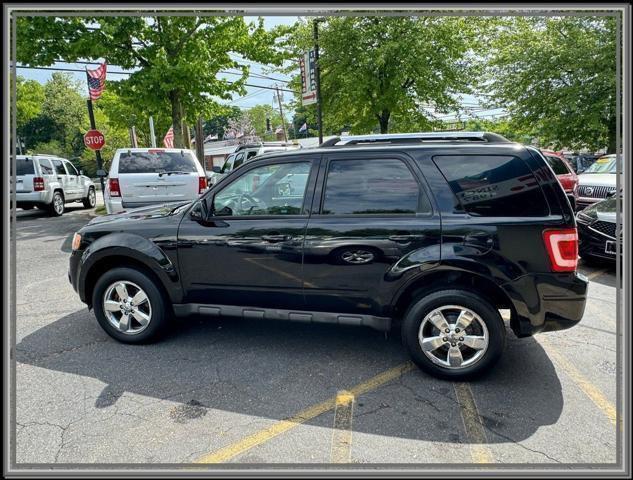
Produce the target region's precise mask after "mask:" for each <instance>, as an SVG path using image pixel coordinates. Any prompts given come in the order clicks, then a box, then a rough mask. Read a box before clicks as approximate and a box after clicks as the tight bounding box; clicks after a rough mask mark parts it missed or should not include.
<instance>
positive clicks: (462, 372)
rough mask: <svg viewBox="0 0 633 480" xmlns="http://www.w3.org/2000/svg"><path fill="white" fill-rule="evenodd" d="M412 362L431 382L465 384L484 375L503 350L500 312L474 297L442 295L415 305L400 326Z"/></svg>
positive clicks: (464, 293) (468, 294) (460, 293)
mask: <svg viewBox="0 0 633 480" xmlns="http://www.w3.org/2000/svg"><path fill="white" fill-rule="evenodd" d="M402 339H403V342H404V343H405V345H406V347H407V350H408V351H409V354H410V355H411V358H412V359H413V361H414V362H415V363H416V364H417V365H418V366H419V367H420V368H421V369H422V370H424V371H425V372H427V373H430V374H431V375H434V376H436V377H440V378H446V379H452V380H465V379H470V378H474V377H477V376H479V375H481V374H483V373H485V372H487V371H488V370H489V369H490V368H491V367H492V366H493V365H494V364H495V362H496V361H497V360H498V359H499V357H500V356H501V353H502V352H503V349H504V346H505V325H504V323H503V320H502V318H501V315H499V311H498V310H497V309H495V308H494V307H493V306H492V305H491V304H489V303H488V302H487V301H485V300H484V299H482V298H481V297H480V296H479V295H476V294H474V293H471V292H468V291H465V290H441V291H436V292H433V293H431V294H429V295H427V296H425V297H423V298H421V299H418V300H417V301H415V302H414V303H413V304H412V305H411V306H410V307H409V309H408V311H407V313H406V314H405V317H404V320H403V322H402Z"/></svg>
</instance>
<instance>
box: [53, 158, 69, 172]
mask: <svg viewBox="0 0 633 480" xmlns="http://www.w3.org/2000/svg"><path fill="white" fill-rule="evenodd" d="M53 166H54V167H55V171H56V172H57V175H66V170H64V163H63V162H62V161H61V160H53Z"/></svg>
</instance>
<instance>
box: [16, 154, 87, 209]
mask: <svg viewBox="0 0 633 480" xmlns="http://www.w3.org/2000/svg"><path fill="white" fill-rule="evenodd" d="M15 173H16V178H15V185H16V187H15V197H16V207H18V208H22V209H24V210H29V209H31V208H33V207H38V208H40V209H42V210H47V211H48V212H49V213H50V214H51V215H53V216H56V217H58V216H60V215H62V214H63V213H64V210H65V204H66V203H69V202H83V205H84V207H85V208H94V207H95V205H96V203H97V196H96V193H95V185H94V183H93V182H92V180H90V178H89V177H86V176H85V175H82V174H81V172H78V171H77V169H76V168H75V166H74V165H73V164H72V163H70V162H69V161H68V160H66V159H65V158H60V157H56V156H53V155H40V154H37V155H18V156H17V157H16V172H15Z"/></svg>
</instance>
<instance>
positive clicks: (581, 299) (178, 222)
mask: <svg viewBox="0 0 633 480" xmlns="http://www.w3.org/2000/svg"><path fill="white" fill-rule="evenodd" d="M577 260H578V239H577V231H576V223H575V218H574V212H573V211H572V208H571V206H570V204H569V201H568V200H567V197H566V196H565V192H564V191H563V189H562V188H561V186H560V184H559V183H558V180H557V179H556V176H555V175H554V173H553V172H552V170H551V168H550V167H549V165H548V164H547V162H546V161H545V159H544V158H543V156H542V155H541V154H540V152H539V151H538V150H537V149H534V148H531V147H525V146H522V145H519V144H516V143H511V142H509V141H507V140H506V139H504V138H503V137H500V136H499V135H495V134H490V133H477V132H470V133H429V134H400V135H374V136H349V137H342V138H340V139H333V140H332V141H328V142H326V143H324V144H322V145H321V146H320V147H318V148H313V149H303V150H296V151H287V152H280V153H274V154H268V155H263V156H261V157H258V158H257V159H255V160H253V161H252V162H250V163H248V164H245V165H244V166H243V168H240V169H238V170H235V171H234V172H232V173H231V174H230V175H228V176H227V177H226V178H224V179H222V180H221V181H220V182H218V184H216V185H214V186H213V187H212V188H211V189H210V190H209V191H207V192H206V193H205V194H204V195H202V196H201V197H200V199H199V200H197V201H195V202H193V203H187V204H166V205H163V206H161V207H149V208H140V209H136V210H131V211H129V212H123V213H121V214H118V215H108V216H105V217H97V218H95V219H93V220H92V221H91V222H90V223H89V224H88V225H86V226H85V227H83V228H82V229H81V230H79V232H78V233H77V234H75V237H74V239H73V252H72V256H71V258H70V269H69V279H70V281H71V283H72V285H73V287H74V288H75V290H76V291H77V292H78V293H79V296H80V298H81V300H82V301H83V302H85V303H87V304H88V305H89V307H92V308H94V311H95V315H96V317H97V320H98V321H99V323H100V324H101V326H102V327H103V328H104V329H105V331H106V332H107V333H108V334H109V335H111V336H112V337H114V338H115V339H117V340H120V341H122V342H127V343H140V342H145V341H147V340H149V339H151V338H154V337H156V336H157V335H158V334H159V332H161V331H163V330H164V327H165V326H166V325H167V324H168V322H169V320H170V318H171V317H172V316H177V317H178V316H183V315H187V314H202V315H208V316H216V317H217V316H222V317H240V318H249V319H258V320H268V319H271V320H291V321H298V322H315V323H316V322H319V323H320V322H324V323H337V324H345V325H366V326H370V327H373V328H376V329H379V330H388V329H390V328H391V327H392V324H393V323H398V324H399V325H400V328H401V332H402V340H403V342H404V344H405V345H406V348H407V350H408V351H409V353H410V355H411V357H412V358H413V360H414V361H415V362H416V363H417V364H418V365H419V366H420V367H421V368H422V369H424V370H425V371H427V372H429V373H432V374H434V375H437V376H440V377H444V378H466V377H472V376H474V375H476V374H479V373H482V372H484V371H486V370H488V369H489V368H490V367H491V365H492V364H493V363H494V362H495V361H496V360H497V359H498V358H499V356H500V354H501V352H502V350H503V348H504V342H505V334H506V329H505V326H504V322H503V320H502V317H501V315H500V312H499V310H500V309H507V310H509V311H510V313H511V315H510V327H511V328H512V330H513V331H514V333H515V334H516V335H517V336H519V337H525V336H530V335H532V334H533V333H536V332H544V331H551V330H560V329H565V328H569V327H571V326H573V325H575V324H576V323H577V322H579V321H580V319H581V317H582V315H583V312H584V309H585V300H586V291H587V280H586V279H585V278H584V277H583V276H581V275H579V274H577V272H576V265H577Z"/></svg>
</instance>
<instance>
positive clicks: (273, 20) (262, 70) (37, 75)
mask: <svg viewBox="0 0 633 480" xmlns="http://www.w3.org/2000/svg"><path fill="white" fill-rule="evenodd" d="M244 18H245V19H246V21H248V22H250V21H256V20H257V17H252V16H246V17H244ZM263 18H264V26H265V27H266V28H267V29H269V28H273V27H275V26H277V25H292V24H293V23H295V22H296V21H297V19H298V17H296V16H268V17H263ZM245 63H248V64H249V65H250V73H251V75H252V76H251V77H250V78H249V79H248V83H251V84H254V85H260V86H263V87H273V86H275V85H278V86H279V87H280V88H283V87H284V86H285V83H283V82H277V81H274V80H271V79H266V78H262V77H258V76H257V74H265V75H268V76H270V77H274V78H276V79H281V80H288V79H289V77H288V76H287V75H284V74H281V73H277V72H274V73H273V72H270V70H269V69H268V68H266V66H264V65H261V64H257V63H253V62H248V61H246V62H245ZM55 66H56V67H59V68H72V69H81V70H83V69H84V67H85V65H83V64H72V63H59V64H56V65H55ZM109 70H110V72H112V71H121V70H122V69H121V68H120V67H118V66H116V65H111V66H109ZM18 74H19V75H22V76H23V77H25V78H28V79H33V80H37V81H38V82H40V83H45V82H46V81H47V80H48V79H49V78H50V77H51V75H52V74H53V71H51V70H30V69H28V70H27V69H20V68H18ZM71 74H72V75H73V76H74V77H75V78H76V79H77V80H79V81H80V82H82V83H85V81H86V76H85V74H84V73H79V72H73V73H71ZM221 76H223V77H224V78H226V79H229V80H230V79H237V78H238V76H237V75H221ZM109 77H110V78H112V79H119V78H124V77H125V76H124V75H117V74H113V73H109ZM291 97H292V94H291V93H289V92H282V99H283V101H284V102H287V101H289V100H290V99H291ZM273 101H274V97H273V90H268V89H261V88H257V87H246V94H245V95H242V96H239V95H234V97H233V100H232V101H229V102H224V101H222V102H223V103H228V104H231V105H236V106H238V107H240V108H242V109H248V108H250V107H253V106H255V105H260V104H270V105H272V104H273ZM462 101H463V102H464V103H465V104H467V105H475V104H478V103H479V101H478V100H477V98H476V97H474V96H472V95H464V96H463V99H462ZM275 108H276V102H275ZM502 113H503V110H502V109H495V110H486V111H479V113H475V115H477V116H482V117H485V118H491V116H492V115H499V114H502ZM284 116H286V117H287V118H288V119H290V118H291V117H292V112H289V111H287V110H285V111H284ZM440 117H441V118H443V119H444V120H447V121H450V120H452V119H454V118H456V115H440ZM462 119H466V116H463V117H462Z"/></svg>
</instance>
